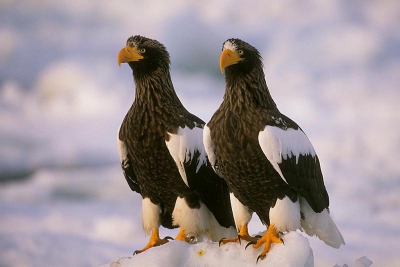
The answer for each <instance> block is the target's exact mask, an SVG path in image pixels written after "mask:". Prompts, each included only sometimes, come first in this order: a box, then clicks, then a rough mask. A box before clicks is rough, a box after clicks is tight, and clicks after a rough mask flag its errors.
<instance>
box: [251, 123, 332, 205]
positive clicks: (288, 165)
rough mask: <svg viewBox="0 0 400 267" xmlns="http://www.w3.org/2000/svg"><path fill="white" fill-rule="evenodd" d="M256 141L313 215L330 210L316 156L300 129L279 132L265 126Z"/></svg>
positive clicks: (286, 129)
mask: <svg viewBox="0 0 400 267" xmlns="http://www.w3.org/2000/svg"><path fill="white" fill-rule="evenodd" d="M258 140H259V143H260V146H261V149H262V151H263V152H264V154H265V156H266V157H267V159H268V160H269V162H270V163H271V165H272V166H273V167H274V169H275V170H276V171H277V172H278V173H279V175H280V176H281V178H282V179H283V180H284V181H285V182H286V183H287V184H288V185H289V186H290V187H292V188H293V189H295V190H296V191H297V192H299V194H300V195H301V196H303V197H304V198H305V199H306V200H307V201H308V203H309V204H310V206H311V207H312V208H313V210H314V211H316V212H320V211H322V210H323V209H324V208H327V207H328V206H329V197H328V194H327V192H326V188H325V185H324V182H323V176H322V172H321V167H320V164H319V160H318V156H317V154H316V153H315V150H314V148H313V146H312V144H311V142H310V140H309V139H308V137H307V136H306V135H305V133H304V132H303V131H302V130H301V129H300V128H299V127H298V128H297V129H295V128H285V129H282V128H280V127H277V126H271V125H267V126H266V127H265V128H264V130H262V131H260V133H259V135H258Z"/></svg>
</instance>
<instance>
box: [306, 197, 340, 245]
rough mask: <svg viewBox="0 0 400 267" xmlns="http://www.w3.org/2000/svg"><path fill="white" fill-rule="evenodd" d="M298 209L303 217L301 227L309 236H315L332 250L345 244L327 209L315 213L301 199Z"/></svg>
mask: <svg viewBox="0 0 400 267" xmlns="http://www.w3.org/2000/svg"><path fill="white" fill-rule="evenodd" d="M300 209H301V212H302V213H303V215H304V219H303V220H302V221H301V226H302V228H303V230H304V232H306V233H307V234H308V235H309V236H314V235H316V236H317V237H318V238H319V239H321V240H322V241H324V242H325V244H327V245H329V246H331V247H334V248H339V247H340V246H341V245H344V244H345V242H344V239H343V236H342V234H341V233H340V231H339V229H338V228H337V226H336V224H335V223H334V222H333V220H332V218H331V215H330V214H329V212H328V210H327V209H324V210H323V211H322V212H320V213H316V212H314V211H313V209H312V208H311V207H310V205H309V204H308V202H307V200H305V199H304V198H303V197H300Z"/></svg>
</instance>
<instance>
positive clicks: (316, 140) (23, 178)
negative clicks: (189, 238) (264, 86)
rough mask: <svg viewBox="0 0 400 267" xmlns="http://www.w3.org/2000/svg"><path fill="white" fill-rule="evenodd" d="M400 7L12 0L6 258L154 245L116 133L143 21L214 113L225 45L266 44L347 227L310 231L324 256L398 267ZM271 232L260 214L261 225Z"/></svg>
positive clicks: (2, 209) (190, 100)
mask: <svg viewBox="0 0 400 267" xmlns="http://www.w3.org/2000/svg"><path fill="white" fill-rule="evenodd" d="M399 5H400V3H399V1H397V0H383V1H359V2H351V3H349V1H345V0H340V1H336V0H328V1H293V0H289V1H284V2H276V1H274V2H266V1H261V0H258V1H253V2H252V4H251V5H248V4H245V5H243V3H242V2H240V1H228V0H223V1H212V0H206V1H175V0H173V1H166V2H159V1H146V2H143V3H141V4H138V3H132V1H128V0H125V1H118V2H116V1H108V0H99V1H85V2H83V1H80V2H78V1H71V0H60V1H39V0H20V1H2V2H1V8H0V40H1V42H0V57H1V60H0V123H1V127H0V214H1V215H0V266H29V265H30V266H100V265H102V264H105V263H107V262H111V261H113V260H116V259H118V258H120V257H123V256H129V255H131V253H132V252H133V251H134V250H136V249H138V248H141V247H143V246H144V244H146V243H147V237H146V236H145V235H144V233H143V230H142V226H141V219H140V213H141V207H140V205H141V198H140V196H138V195H137V194H134V193H132V192H131V191H130V189H129V187H128V186H127V184H126V181H125V179H124V177H123V175H122V171H121V170H120V166H119V159H118V152H117V147H116V142H115V133H116V130H117V129H118V127H119V125H120V124H121V122H122V119H123V117H124V116H125V114H126V112H127V110H128V109H129V107H130V105H131V104H132V100H133V97H134V90H133V79H132V76H131V75H132V71H131V70H130V69H129V68H128V67H127V66H126V65H125V66H124V65H123V66H122V67H121V68H118V65H117V62H116V56H117V53H118V51H119V50H120V49H121V48H122V47H124V45H125V42H126V39H127V38H128V37H129V36H131V35H135V34H142V35H144V36H148V37H150V38H155V39H158V40H159V41H161V42H162V43H163V44H165V46H166V47H167V48H168V50H169V52H170V54H171V61H172V65H171V68H172V73H171V75H172V79H173V82H174V86H175V88H176V90H177V94H178V95H179V97H180V99H181V101H182V103H183V104H184V105H185V107H186V108H187V109H188V110H189V111H191V112H193V113H194V114H196V115H197V116H199V117H200V118H201V119H203V120H204V121H208V120H209V119H210V118H211V115H212V114H213V112H214V111H215V109H216V108H217V107H218V106H219V104H220V103H221V100H222V97H223V93H224V76H223V75H222V74H221V73H220V71H219V69H218V60H219V56H220V53H221V48H222V44H223V42H224V41H225V40H227V39H228V38H232V37H233V38H241V39H243V40H245V41H247V42H249V43H250V44H252V45H253V46H255V47H256V48H257V49H258V50H259V51H260V53H261V54H262V57H263V58H264V68H265V74H266V80H267V83H268V86H269V88H270V91H271V94H272V96H273V98H274V100H275V102H276V103H277V104H278V107H279V109H280V110H281V111H282V113H284V114H285V115H287V116H288V117H290V118H291V119H293V120H294V121H296V122H297V123H298V124H299V125H301V127H302V129H303V130H304V131H305V132H306V133H307V136H308V138H309V139H310V141H311V142H312V144H313V146H314V148H315V150H316V152H317V154H318V156H319V159H320V162H321V168H322V171H323V174H324V180H325V184H326V187H327V190H328V192H329V195H330V203H331V205H330V208H331V215H332V217H333V220H334V221H335V223H336V224H337V226H338V228H339V229H340V231H341V232H342V234H343V237H344V238H345V240H346V245H345V246H343V247H341V248H340V249H338V250H336V249H333V248H330V247H329V246H326V245H325V244H324V243H323V242H321V241H320V240H318V239H317V238H310V237H307V239H308V240H309V242H310V246H311V248H312V250H313V254H314V262H315V266H322V267H324V266H329V267H331V266H334V265H335V264H337V265H338V266H343V265H345V264H347V265H348V266H353V265H354V263H355V261H356V260H357V259H358V258H360V257H361V256H364V255H365V256H367V257H368V259H370V260H372V261H373V262H374V263H373V265H372V266H398V265H399V263H400V255H399V254H398V251H399V250H400V245H399V238H400V226H399V224H398V221H399V214H400V199H399V197H398V194H399V191H400V183H399V179H398V178H399V177H400V164H399V163H398V158H399V155H400V139H399V138H398V137H399V136H400V125H399V124H398V121H400V106H399V104H398V103H399V99H400V90H399V87H400V78H399V77H400V76H399V73H400V54H399V50H398V44H399V43H400V31H399V30H398V25H400V6H399ZM247 14H251V15H247ZM194 33H195V34H194ZM263 230H265V228H264V226H263V225H262V224H261V223H260V222H259V220H258V218H257V216H253V219H252V221H251V225H250V227H249V231H250V234H256V233H258V232H260V231H263ZM176 233H177V232H176V231H175V230H166V229H163V228H161V233H160V234H161V236H166V235H169V236H175V235H176ZM160 249H161V248H160ZM149 252H151V251H149ZM245 252H249V251H248V250H245ZM243 253H244V252H243ZM143 255H145V254H143ZM252 260H253V258H252Z"/></svg>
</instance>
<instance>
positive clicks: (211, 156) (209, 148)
mask: <svg viewBox="0 0 400 267" xmlns="http://www.w3.org/2000/svg"><path fill="white" fill-rule="evenodd" d="M203 142H204V148H205V150H206V152H207V155H208V160H209V161H210V163H211V166H213V168H214V165H215V162H216V160H217V159H216V157H215V152H214V142H213V141H212V140H211V133H210V128H208V126H207V124H206V125H205V126H204V130H203Z"/></svg>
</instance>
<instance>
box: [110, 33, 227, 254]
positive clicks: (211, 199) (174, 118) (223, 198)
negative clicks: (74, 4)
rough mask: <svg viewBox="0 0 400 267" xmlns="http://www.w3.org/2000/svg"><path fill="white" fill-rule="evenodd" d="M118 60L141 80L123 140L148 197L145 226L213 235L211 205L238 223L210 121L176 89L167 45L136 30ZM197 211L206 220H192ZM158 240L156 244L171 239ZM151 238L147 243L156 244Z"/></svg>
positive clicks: (139, 188) (125, 160) (128, 165)
mask: <svg viewBox="0 0 400 267" xmlns="http://www.w3.org/2000/svg"><path fill="white" fill-rule="evenodd" d="M118 62H119V63H123V62H127V63H128V64H129V66H130V67H131V69H132V70H133V76H134V82H135V85H136V93H135V100H134V102H133V104H132V106H131V108H130V110H129V111H128V113H127V114H126V116H125V119H124V121H123V123H122V125H121V128H120V130H119V135H118V139H119V141H118V142H119V151H120V155H121V164H122V168H123V170H124V174H125V177H126V179H127V182H128V184H129V185H130V187H131V189H132V190H133V191H136V192H138V193H140V194H141V195H142V198H143V199H144V204H143V209H144V211H143V212H144V213H142V214H145V215H142V216H144V217H145V218H144V219H143V225H144V229H145V231H146V232H150V231H152V232H153V233H154V232H155V230H154V229H155V228H157V230H158V227H157V226H159V224H160V223H161V225H163V226H164V227H167V228H173V227H177V226H181V232H180V234H179V235H178V237H177V238H178V239H181V240H185V241H189V240H187V239H186V237H185V236H183V235H186V234H189V232H190V233H191V234H195V235H201V234H208V235H209V236H211V234H210V233H209V232H210V231H212V230H211V229H210V228H211V226H210V225H211V222H210V221H211V219H212V218H210V219H208V217H207V216H209V215H208V213H209V211H211V212H212V214H213V215H211V217H212V216H214V217H215V219H216V220H217V221H218V223H219V224H220V226H221V227H222V228H229V227H230V226H233V225H234V222H233V217H232V211H231V207H230V202H229V193H228V189H227V185H226V183H225V181H224V180H223V179H221V178H220V177H218V176H217V175H216V174H215V172H214V171H213V169H212V168H211V165H210V164H209V162H208V160H207V157H206V154H205V151H204V147H203V145H202V129H203V126H204V124H205V123H204V122H203V121H202V120H201V119H199V118H198V117H196V116H195V115H193V114H191V113H189V112H188V111H187V110H186V109H185V107H184V106H183V105H182V103H181V102H180V100H179V98H178V96H177V95H176V93H175V90H174V87H173V84H172V81H171V77H170V71H169V65H170V58H169V54H168V52H167V50H166V48H165V47H164V46H163V45H162V44H161V43H160V42H158V41H156V40H152V39H148V38H146V37H143V36H138V35H137V36H132V37H130V38H129V39H128V41H127V46H126V47H125V48H123V49H122V50H121V51H120V53H119V56H118ZM182 155H183V158H182ZM177 199H183V200H184V201H183V202H182V203H183V204H177V203H178V202H177ZM148 200H150V202H151V203H150V202H148ZM146 201H147V202H146ZM180 203H181V202H180ZM203 203H204V204H205V205H206V207H207V208H208V209H207V208H206V207H204V204H203ZM182 205H183V206H184V207H183V208H182ZM186 206H187V207H186ZM147 209H149V210H147ZM185 209H187V213H186V211H184V210H185ZM208 210H209V211H208ZM157 212H159V214H158V215H153V216H152V217H151V218H150V217H149V218H147V217H146V216H147V215H146V214H153V213H157ZM174 212H175V213H174ZM196 212H200V214H201V216H202V218H201V219H200V221H201V222H196V223H198V225H190V224H193V223H191V222H187V221H190V220H193V219H191V216H194V215H193V214H192V213H196ZM183 213H185V214H183ZM148 216H150V215H148ZM215 219H214V220H215ZM157 220H159V221H158V222H157ZM202 220H203V221H204V222H203V221H202ZM215 231H216V230H215ZM157 236H158V232H157ZM155 240H156V241H157V242H158V243H157V242H156V243H157V244H156V245H159V243H160V242H165V240H161V241H159V240H157V238H155ZM151 242H152V240H150V242H149V244H148V245H147V246H146V247H145V249H147V248H149V247H151V246H153V245H151V244H150V243H151ZM145 249H144V250H145ZM139 252H141V251H139Z"/></svg>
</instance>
